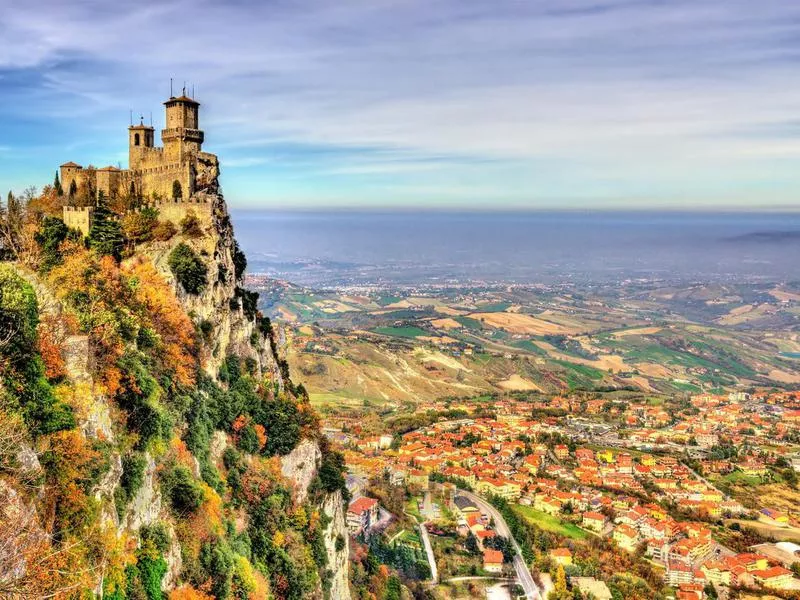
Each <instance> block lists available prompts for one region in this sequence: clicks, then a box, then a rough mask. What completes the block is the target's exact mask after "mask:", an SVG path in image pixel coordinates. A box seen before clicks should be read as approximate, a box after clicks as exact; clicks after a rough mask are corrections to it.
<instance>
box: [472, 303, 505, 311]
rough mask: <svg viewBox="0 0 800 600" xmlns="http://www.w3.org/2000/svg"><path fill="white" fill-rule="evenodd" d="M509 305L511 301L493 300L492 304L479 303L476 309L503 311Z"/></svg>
mask: <svg viewBox="0 0 800 600" xmlns="http://www.w3.org/2000/svg"><path fill="white" fill-rule="evenodd" d="M509 306H511V302H495V303H494V304H479V305H478V310H479V311H480V312H503V311H504V310H506V309H507V308H508V307H509Z"/></svg>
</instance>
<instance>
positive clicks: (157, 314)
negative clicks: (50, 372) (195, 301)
mask: <svg viewBox="0 0 800 600" xmlns="http://www.w3.org/2000/svg"><path fill="white" fill-rule="evenodd" d="M62 251H63V263H62V264H61V265H58V266H57V267H55V268H54V269H53V270H52V271H51V273H50V276H49V280H50V283H51V285H52V286H53V288H54V289H55V290H56V293H57V295H58V296H59V298H60V299H62V300H64V301H65V302H66V304H67V305H68V306H69V305H71V306H73V307H74V309H75V315H76V316H77V318H78V322H79V324H80V328H81V330H83V331H85V332H86V333H88V334H89V336H90V341H91V342H92V348H93V350H94V354H95V358H96V359H97V366H98V371H99V375H100V379H101V383H102V384H103V385H104V387H105V388H106V392H107V393H108V394H109V395H114V394H116V393H117V392H118V391H119V389H120V388H121V386H122V385H123V384H124V383H130V382H125V381H124V377H123V374H122V373H121V372H120V370H119V367H118V362H119V359H120V358H122V356H123V355H124V353H125V352H126V349H127V345H128V344H129V343H130V342H129V340H130V337H131V335H132V334H135V332H136V330H137V329H138V328H146V329H149V330H150V331H152V332H153V333H154V334H155V336H154V337H155V338H156V343H155V347H154V348H149V349H148V351H149V352H150V353H151V354H152V356H153V358H154V359H155V361H154V362H155V364H156V365H158V368H159V369H161V370H163V371H165V372H169V373H170V374H171V375H172V378H173V379H174V380H175V381H177V382H178V383H179V384H182V385H186V386H190V385H192V384H193V383H194V377H195V371H196V368H197V359H196V358H195V355H196V350H197V349H196V343H195V331H194V326H193V324H192V322H191V320H190V319H189V317H188V316H187V315H186V313H185V312H184V311H183V309H182V307H181V306H180V303H179V302H178V300H177V298H176V297H175V295H174V293H173V291H172V289H171V288H170V287H169V286H168V285H167V283H166V281H165V280H164V278H163V277H162V276H161V275H160V274H159V272H158V271H157V270H156V268H155V267H154V266H153V264H152V263H151V262H150V261H149V260H147V259H144V258H135V259H133V260H132V261H130V262H129V263H127V264H126V265H125V266H124V267H123V268H120V267H119V265H117V263H116V262H115V260H114V259H113V258H112V257H110V256H103V257H98V256H97V255H96V254H95V253H94V252H91V251H89V250H87V249H86V248H84V247H83V246H81V245H80V244H76V243H74V242H69V241H68V242H64V243H63V244H62Z"/></svg>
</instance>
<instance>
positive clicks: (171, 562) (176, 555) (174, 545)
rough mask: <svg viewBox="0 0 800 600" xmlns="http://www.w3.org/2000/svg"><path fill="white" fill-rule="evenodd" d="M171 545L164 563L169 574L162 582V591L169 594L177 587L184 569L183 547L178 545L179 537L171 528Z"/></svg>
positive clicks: (165, 574) (166, 574)
mask: <svg viewBox="0 0 800 600" xmlns="http://www.w3.org/2000/svg"><path fill="white" fill-rule="evenodd" d="M168 531H169V537H170V544H169V549H168V550H167V551H166V553H165V554H164V562H166V563H167V572H166V573H164V579H162V580H161V591H163V592H167V591H169V590H171V589H172V588H174V587H175V585H176V584H177V583H178V578H179V577H180V574H181V569H182V568H183V558H182V557H181V545H180V544H179V543H178V536H177V534H176V533H175V528H174V527H172V525H170V527H169V530H168Z"/></svg>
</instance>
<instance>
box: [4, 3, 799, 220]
mask: <svg viewBox="0 0 800 600" xmlns="http://www.w3.org/2000/svg"><path fill="white" fill-rule="evenodd" d="M0 15H1V16H0V42H1V43H0V192H2V193H3V194H5V190H6V189H9V188H10V189H14V190H20V189H22V188H24V187H26V186H27V185H31V184H33V185H37V186H41V185H43V184H44V183H47V182H49V181H51V180H52V176H53V172H54V170H55V168H56V166H57V165H59V164H60V163H62V162H65V161H67V160H75V161H77V162H80V163H81V164H84V165H86V164H90V163H91V164H94V165H97V166H102V165H106V164H117V163H121V164H122V166H125V164H126V162H127V145H126V144H127V132H126V127H127V125H128V115H129V110H133V111H134V113H143V114H144V115H145V117H146V118H149V114H150V112H151V111H152V113H153V118H154V122H155V125H156V127H157V128H158V127H160V126H161V125H162V124H163V117H162V106H161V102H162V101H163V100H164V99H165V98H166V96H168V92H169V78H170V77H174V78H175V80H176V82H177V83H176V87H180V85H182V82H183V81H184V80H185V81H187V82H189V84H190V85H192V84H194V85H195V89H196V96H197V99H198V100H199V101H200V102H201V103H202V107H201V111H202V112H201V126H202V127H203V129H205V131H206V144H205V148H206V149H207V150H209V151H211V152H215V153H216V154H218V155H219V156H220V159H221V161H222V171H223V187H224V191H225V195H226V198H227V199H228V201H229V202H230V203H231V204H233V205H234V206H239V207H246V206H264V207H293V206H297V207H320V206H322V207H338V206H347V207H360V206H380V207H390V208H391V207H432V208H449V207H464V208H483V209H493V208H498V209H499V208H553V207H561V208H609V207H624V208H646V207H654V208H662V207H669V208H714V207H726V208H794V207H798V206H800V202H798V198H800V76H798V75H800V69H799V68H798V67H800V2H795V1H794V0H759V1H758V2H754V1H753V0H716V1H710V0H663V1H655V0H651V1H644V0H641V1H637V0H607V1H603V0H594V1H592V0H527V1H525V0H520V1H505V0H293V1H288V0H278V1H275V0H270V1H264V2H249V1H243V0H242V1H234V2H225V3H222V2H204V1H202V0H200V1H198V0H161V1H158V2H149V1H148V0H143V1H137V2H122V3H111V2H93V1H91V0H90V1H85V0H73V1H71V2H61V1H58V2H56V1H55V0H53V1H52V2H43V1H40V0H30V1H28V2H19V1H17V0H0Z"/></svg>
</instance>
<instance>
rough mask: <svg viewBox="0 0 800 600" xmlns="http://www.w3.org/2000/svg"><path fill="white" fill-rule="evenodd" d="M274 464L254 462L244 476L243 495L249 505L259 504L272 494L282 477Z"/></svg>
mask: <svg viewBox="0 0 800 600" xmlns="http://www.w3.org/2000/svg"><path fill="white" fill-rule="evenodd" d="M278 473H279V472H276V471H275V467H274V464H273V463H271V462H268V461H264V460H253V462H252V463H251V464H250V465H249V466H248V468H247V471H245V473H244V475H243V476H242V495H243V497H244V499H245V501H246V502H247V503H248V504H258V503H259V502H260V501H261V500H262V499H264V498H266V497H267V496H269V495H270V493H272V490H273V489H274V488H275V482H276V481H278V478H279V477H280V475H279V474H278Z"/></svg>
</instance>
